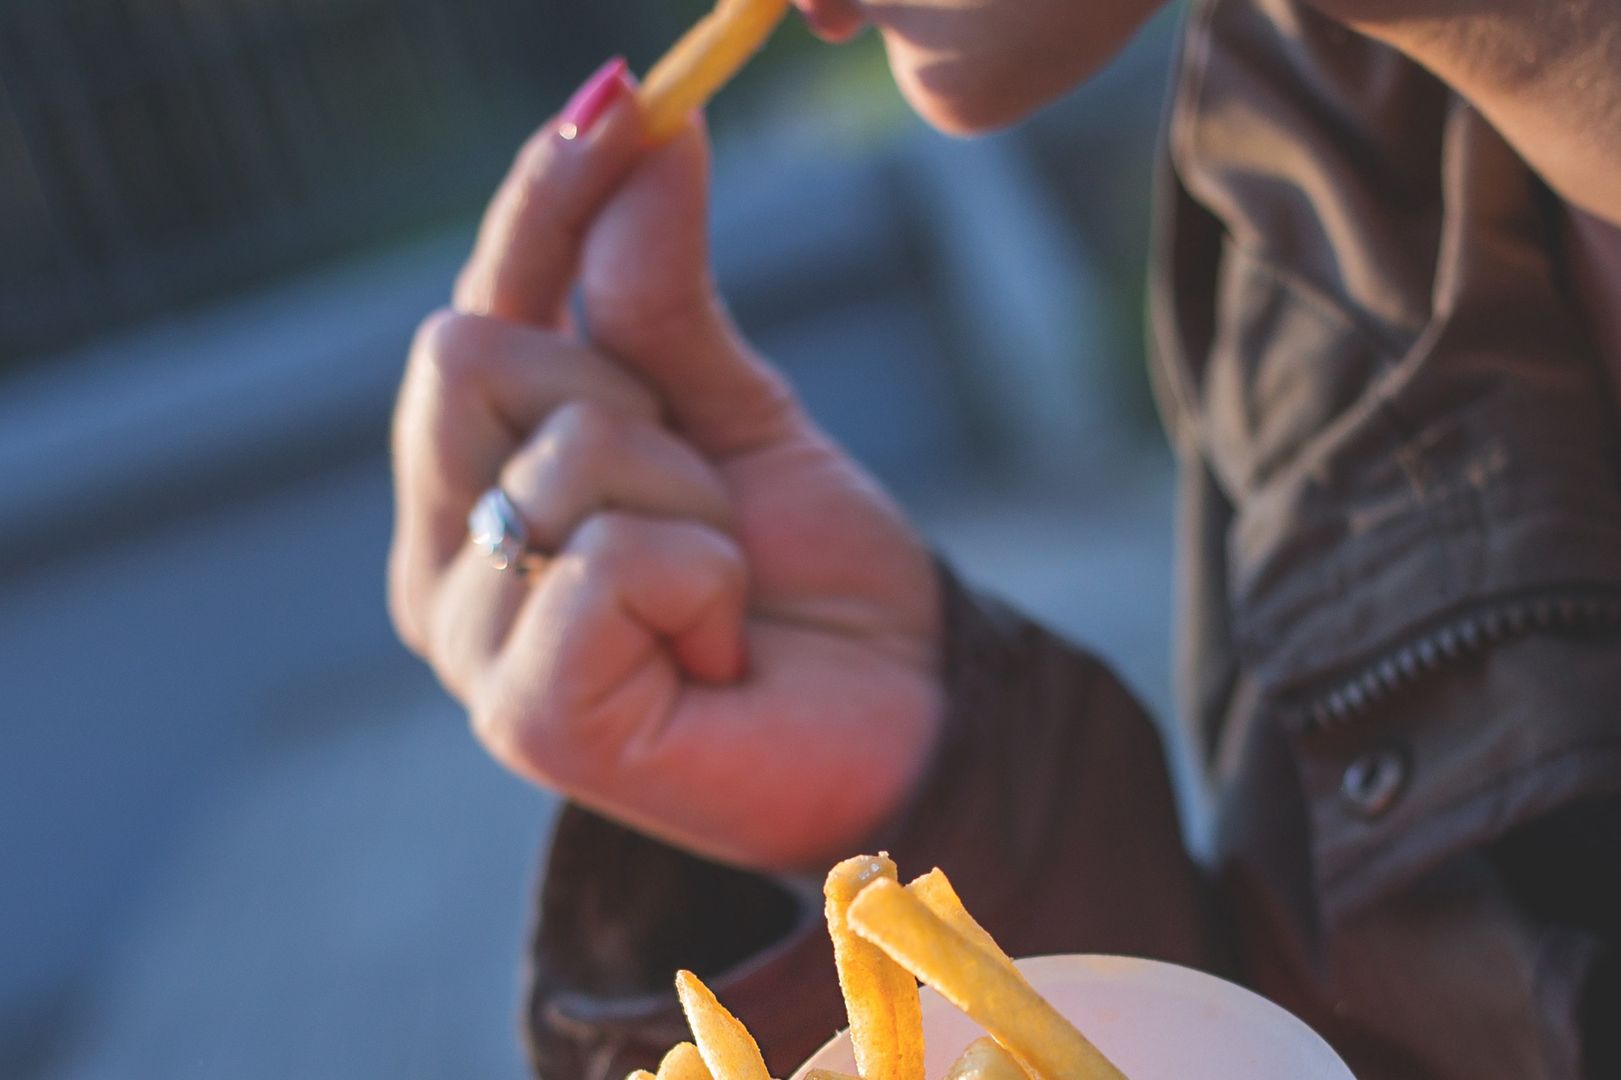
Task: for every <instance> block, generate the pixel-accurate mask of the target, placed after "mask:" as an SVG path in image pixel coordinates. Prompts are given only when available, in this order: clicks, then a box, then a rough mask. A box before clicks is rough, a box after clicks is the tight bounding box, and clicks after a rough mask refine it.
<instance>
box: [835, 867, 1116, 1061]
mask: <svg viewBox="0 0 1621 1080" xmlns="http://www.w3.org/2000/svg"><path fill="white" fill-rule="evenodd" d="M848 918H849V921H850V928H851V929H852V930H854V931H855V932H856V933H857V934H859V935H861V936H862V937H864V938H866V939H867V940H868V941H870V942H872V943H873V944H875V945H877V946H878V947H879V948H881V949H883V950H884V951H885V952H886V953H888V954H889V955H890V956H891V957H893V958H894V959H895V960H896V962H898V963H899V964H900V965H901V966H902V967H904V968H906V969H907V970H908V971H910V972H911V973H912V974H913V975H915V976H917V977H918V978H919V979H921V980H923V981H924V982H925V983H928V984H929V985H930V986H932V987H934V989H935V990H936V991H937V992H938V993H939V994H940V996H942V997H944V998H945V999H946V1000H947V1001H949V1002H951V1003H952V1004H953V1005H955V1006H957V1008H959V1009H961V1010H962V1011H963V1012H964V1013H966V1014H967V1015H968V1016H970V1017H972V1018H973V1019H974V1020H975V1021H976V1022H978V1023H979V1025H980V1026H981V1027H983V1028H984V1029H985V1030H986V1031H988V1032H990V1033H991V1035H993V1036H994V1037H995V1038H996V1041H997V1042H999V1043H1001V1044H1002V1045H1003V1046H1004V1047H1006V1048H1007V1049H1008V1050H1009V1051H1011V1052H1012V1053H1013V1055H1014V1056H1015V1057H1016V1058H1018V1059H1019V1061H1020V1063H1021V1064H1022V1065H1024V1066H1025V1068H1026V1069H1027V1070H1028V1071H1029V1072H1031V1073H1032V1074H1034V1075H1035V1076H1036V1077H1038V1078H1039V1080H1125V1076H1124V1074H1122V1073H1121V1072H1120V1070H1119V1069H1117V1068H1115V1067H1114V1065H1113V1064H1111V1063H1110V1062H1109V1059H1108V1058H1106V1057H1104V1056H1103V1054H1102V1052H1101V1051H1099V1050H1098V1048H1097V1047H1095V1046H1093V1045H1092V1044H1091V1042H1089V1041H1088V1040H1087V1038H1086V1036H1084V1035H1082V1034H1081V1033H1080V1032H1079V1031H1077V1030H1075V1027H1074V1025H1072V1024H1071V1023H1070V1022H1069V1021H1068V1020H1065V1019H1064V1017H1063V1015H1062V1014H1061V1013H1059V1011H1058V1010H1057V1009H1055V1008H1053V1006H1052V1005H1050V1004H1049V1003H1048V1002H1047V1001H1046V999H1044V998H1043V997H1042V996H1041V995H1040V994H1038V993H1036V992H1035V990H1033V989H1032V988H1031V986H1030V984H1029V983H1028V982H1026V981H1025V980H1024V979H1023V978H1021V977H1019V976H1018V975H1017V973H1014V974H1009V972H1008V970H1007V967H1006V966H1005V965H1004V963H1003V961H1002V960H1001V959H999V958H998V957H997V956H994V955H992V954H991V953H989V952H987V951H986V950H985V948H984V947H983V946H981V945H979V944H978V943H976V942H973V941H970V940H969V939H968V938H966V937H964V936H963V935H961V934H959V933H958V932H957V931H955V930H953V929H952V928H951V927H950V926H949V925H947V923H946V922H945V920H943V919H941V918H940V917H939V916H938V915H936V914H935V913H934V912H932V911H930V910H929V909H928V907H926V906H925V905H924V903H923V901H921V900H919V899H918V898H917V897H916V896H913V895H912V894H911V893H909V892H907V891H906V890H905V889H904V888H902V887H901V886H900V885H899V884H898V883H896V882H893V881H889V880H886V879H884V878H879V879H878V880H876V881H873V882H872V883H871V884H869V885H868V886H867V887H866V888H865V889H863V890H861V894H860V895H859V896H857V897H856V898H855V900H854V901H853V902H852V903H851V904H850V910H849V912H848Z"/></svg>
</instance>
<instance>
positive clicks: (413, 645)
mask: <svg viewBox="0 0 1621 1080" xmlns="http://www.w3.org/2000/svg"><path fill="white" fill-rule="evenodd" d="M412 594H413V589H412V580H411V571H410V566H409V563H408V561H407V559H406V556H405V552H404V550H403V549H402V547H401V545H400V544H399V543H398V542H397V541H396V542H395V544H394V546H393V547H392V548H390V550H389V555H388V617H389V621H390V622H392V623H393V625H394V632H395V634H397V635H398V636H399V639H400V643H401V644H403V645H404V646H405V647H406V648H407V649H409V650H410V651H411V652H413V653H415V654H416V655H417V656H419V657H420V656H426V655H427V637H426V635H425V634H424V633H423V632H422V625H421V621H420V619H419V618H418V617H417V612H416V605H415V604H414V603H413V602H412V600H413V595H412Z"/></svg>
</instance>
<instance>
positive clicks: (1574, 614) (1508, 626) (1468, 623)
mask: <svg viewBox="0 0 1621 1080" xmlns="http://www.w3.org/2000/svg"><path fill="white" fill-rule="evenodd" d="M1617 629H1621V596H1594V595H1592V594H1591V593H1590V592H1588V593H1584V594H1580V595H1577V594H1571V593H1559V594H1552V595H1542V596H1535V597H1521V598H1518V599H1513V600H1505V601H1502V602H1500V603H1496V604H1492V605H1491V606H1489V607H1486V608H1482V609H1480V610H1478V611H1475V612H1472V613H1471V614H1468V615H1464V616H1460V617H1458V618H1456V619H1453V620H1451V621H1449V622H1446V623H1443V624H1441V625H1440V626H1439V627H1437V628H1435V629H1433V630H1430V631H1429V632H1428V633H1425V634H1423V635H1422V636H1420V637H1418V638H1417V639H1416V640H1413V641H1410V642H1408V643H1407V644H1405V645H1403V646H1401V647H1399V648H1396V649H1392V650H1391V651H1389V652H1387V653H1385V654H1384V655H1383V656H1381V657H1379V658H1377V659H1375V660H1373V661H1371V662H1369V663H1367V664H1365V665H1363V666H1362V667H1361V668H1358V669H1357V671H1356V672H1355V673H1354V674H1353V675H1352V676H1351V677H1348V678H1342V679H1339V680H1337V681H1336V682H1335V683H1334V684H1333V686H1332V687H1331V688H1330V689H1329V690H1327V691H1326V692H1324V693H1322V694H1321V695H1319V696H1318V697H1316V698H1315V699H1313V700H1312V701H1311V702H1310V703H1309V704H1308V705H1307V706H1306V707H1305V708H1304V709H1302V710H1301V712H1300V720H1301V723H1302V726H1303V727H1304V728H1305V730H1306V732H1307V733H1308V734H1327V733H1329V732H1333V731H1338V730H1340V729H1342V728H1344V727H1347V726H1348V725H1350V724H1352V723H1354V722H1355V721H1356V720H1358V719H1359V718H1361V717H1362V716H1363V715H1364V714H1366V713H1367V712H1368V711H1369V710H1370V709H1372V708H1373V707H1374V706H1376V705H1379V704H1381V703H1382V702H1384V701H1386V700H1387V699H1389V698H1390V697H1391V696H1392V695H1394V694H1396V693H1398V692H1400V691H1401V690H1404V689H1406V688H1407V687H1409V686H1412V685H1413V684H1415V683H1417V682H1418V681H1419V680H1420V679H1422V678H1423V677H1424V676H1425V675H1427V674H1429V673H1431V672H1434V671H1438V670H1440V669H1441V668H1443V667H1445V666H1446V665H1448V664H1450V663H1454V662H1456V661H1459V660H1462V659H1464V658H1465V657H1469V656H1473V655H1476V654H1478V653H1481V652H1483V651H1485V650H1486V649H1488V648H1490V647H1491V646H1493V645H1497V644H1500V643H1502V642H1504V641H1508V640H1511V639H1513V638H1520V637H1525V636H1527V635H1529V634H1537V633H1570V632H1576V633H1582V632H1605V631H1610V630H1617Z"/></svg>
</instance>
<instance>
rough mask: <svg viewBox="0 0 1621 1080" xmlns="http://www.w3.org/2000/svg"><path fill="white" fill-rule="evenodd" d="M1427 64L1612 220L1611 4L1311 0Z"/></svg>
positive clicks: (1620, 217)
mask: <svg viewBox="0 0 1621 1080" xmlns="http://www.w3.org/2000/svg"><path fill="white" fill-rule="evenodd" d="M1312 3H1313V4H1314V5H1315V6H1316V7H1317V8H1319V9H1320V10H1322V11H1323V12H1325V13H1326V14H1328V15H1330V16H1332V17H1333V18H1335V19H1338V20H1339V21H1341V22H1344V23H1345V24H1346V25H1348V26H1350V27H1352V28H1354V29H1356V30H1358V31H1359V32H1361V33H1364V34H1367V35H1368V36H1370V37H1372V38H1375V39H1377V40H1380V41H1383V42H1385V43H1386V44H1389V45H1391V46H1393V47H1395V48H1397V49H1400V50H1401V51H1402V52H1404V53H1406V54H1407V55H1408V56H1410V57H1412V58H1413V59H1414V60H1415V61H1417V62H1418V63H1420V64H1422V65H1424V66H1425V67H1426V68H1428V69H1429V70H1430V71H1432V72H1434V73H1435V74H1436V75H1437V76H1438V77H1439V78H1441V79H1442V80H1444V81H1445V82H1447V83H1448V84H1449V85H1451V86H1452V87H1454V88H1455V89H1456V90H1457V91H1458V92H1459V93H1460V94H1462V95H1463V96H1464V97H1465V98H1466V99H1467V100H1468V101H1469V102H1470V103H1471V104H1473V105H1474V106H1475V107H1476V108H1477V109H1479V110H1480V111H1481V113H1482V114H1483V115H1484V116H1485V117H1486V118H1487V119H1488V120H1490V121H1491V122H1492V124H1493V125H1494V126H1495V127H1496V128H1497V129H1498V130H1499V131H1501V132H1502V133H1503V135H1504V137H1505V138H1507V139H1508V140H1509V142H1510V143H1512V144H1513V145H1514V147H1515V149H1516V150H1517V151H1518V152H1519V153H1520V155H1521V156H1522V157H1524V158H1525V159H1526V161H1527V162H1529V163H1530V164H1531V166H1532V167H1533V168H1535V169H1536V170H1537V172H1538V173H1539V174H1540V175H1541V176H1542V178H1543V179H1544V180H1545V181H1546V182H1547V183H1548V185H1549V186H1550V187H1552V188H1553V189H1554V190H1555V191H1557V192H1558V193H1559V194H1560V195H1561V196H1562V197H1564V198H1565V199H1566V200H1568V201H1570V202H1571V203H1573V204H1575V205H1577V206H1579V207H1581V208H1583V209H1585V210H1587V211H1588V212H1590V213H1592V214H1595V215H1597V216H1599V217H1601V218H1603V219H1605V220H1607V221H1609V222H1611V223H1612V224H1621V184H1617V183H1616V182H1615V177H1616V176H1617V174H1618V173H1621V11H1618V9H1617V8H1616V6H1615V3H1614V0H1569V2H1563V0H1561V2H1553V0H1312Z"/></svg>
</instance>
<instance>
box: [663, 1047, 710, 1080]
mask: <svg viewBox="0 0 1621 1080" xmlns="http://www.w3.org/2000/svg"><path fill="white" fill-rule="evenodd" d="M654 1080H714V1077H712V1076H711V1075H710V1073H709V1066H707V1065H705V1064H704V1058H703V1055H702V1054H700V1053H698V1048H697V1047H696V1046H694V1045H692V1044H691V1043H689V1042H684V1043H676V1044H675V1045H674V1046H672V1047H671V1048H670V1052H669V1053H668V1054H665V1055H664V1060H663V1061H660V1062H659V1074H658V1076H656V1077H655V1078H654Z"/></svg>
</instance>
